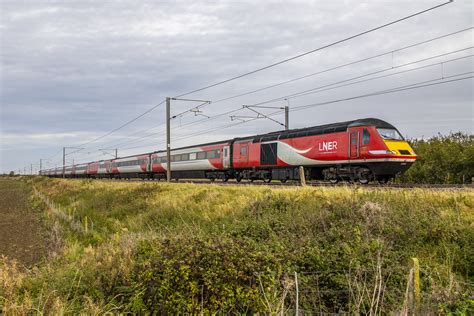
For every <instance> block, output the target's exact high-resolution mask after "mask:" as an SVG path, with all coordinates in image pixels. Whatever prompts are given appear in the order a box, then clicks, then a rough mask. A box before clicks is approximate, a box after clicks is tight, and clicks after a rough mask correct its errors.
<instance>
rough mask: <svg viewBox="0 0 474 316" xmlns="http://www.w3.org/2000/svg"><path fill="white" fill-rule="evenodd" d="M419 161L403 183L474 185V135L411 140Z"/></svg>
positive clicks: (401, 179)
mask: <svg viewBox="0 0 474 316" xmlns="http://www.w3.org/2000/svg"><path fill="white" fill-rule="evenodd" d="M409 143H410V145H411V146H412V148H413V150H414V151H415V153H416V154H417V155H418V158H417V161H416V162H415V163H414V164H413V166H412V167H411V168H410V169H408V171H406V172H405V173H404V174H403V175H401V176H399V177H397V179H398V181H400V182H409V183H443V184H449V183H472V182H473V177H474V135H469V134H466V133H462V132H457V133H451V134H449V135H441V134H439V135H438V136H434V137H431V138H429V139H412V140H409Z"/></svg>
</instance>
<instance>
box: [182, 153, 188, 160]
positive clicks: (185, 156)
mask: <svg viewBox="0 0 474 316" xmlns="http://www.w3.org/2000/svg"><path fill="white" fill-rule="evenodd" d="M184 160H189V154H182V155H181V161H184Z"/></svg>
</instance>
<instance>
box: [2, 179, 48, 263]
mask: <svg viewBox="0 0 474 316" xmlns="http://www.w3.org/2000/svg"><path fill="white" fill-rule="evenodd" d="M29 195H30V191H29V189H28V187H27V185H26V184H25V183H23V182H21V181H17V180H11V179H0V255H5V256H7V257H9V258H12V259H16V260H18V261H19V262H21V263H22V264H24V265H26V266H32V265H34V264H35V263H37V262H38V261H39V260H40V259H41V258H42V257H43V256H44V255H45V254H46V237H45V236H46V233H45V231H44V228H43V226H42V225H41V222H40V219H39V214H36V213H35V212H34V211H33V210H32V209H31V208H30V206H29V203H28V198H29Z"/></svg>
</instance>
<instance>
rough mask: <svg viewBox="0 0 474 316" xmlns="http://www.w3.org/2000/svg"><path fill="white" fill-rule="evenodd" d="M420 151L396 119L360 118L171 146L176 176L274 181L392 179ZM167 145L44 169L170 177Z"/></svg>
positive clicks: (76, 174)
mask: <svg viewBox="0 0 474 316" xmlns="http://www.w3.org/2000/svg"><path fill="white" fill-rule="evenodd" d="M415 160H416V154H415V153H414V151H413V149H412V148H411V147H410V145H409V144H408V142H407V141H405V140H404V138H403V137H402V136H401V134H400V132H399V131H398V130H397V129H396V128H395V127H394V126H393V125H391V124H389V123H387V122H385V121H383V120H380V119H375V118H365V119H357V120H353V121H347V122H339V123H333V124H327V125H320V126H313V127H308V128H301V129H291V130H284V131H277V132H272V133H267V134H261V135H254V136H248V137H238V138H234V139H230V140H224V141H219V142H213V143H206V144H200V145H193V146H187V147H181V148H175V149H172V150H171V161H170V165H171V174H172V178H173V179H176V180H178V179H209V180H211V181H214V180H216V179H220V180H222V181H228V180H229V179H235V180H236V181H237V182H240V181H241V180H243V179H244V180H248V181H254V180H263V181H265V182H270V181H272V180H280V181H281V182H286V181H288V180H298V179H300V174H299V173H300V168H299V167H300V166H303V167H304V168H303V170H304V172H305V175H304V176H305V177H306V178H307V179H310V180H311V179H314V180H328V181H330V182H331V183H337V182H338V181H340V180H346V181H359V182H360V183H362V184H366V183H368V182H369V181H379V182H381V183H384V182H387V181H389V180H390V179H392V178H394V177H395V175H397V174H399V173H402V172H404V171H405V170H407V169H408V168H409V167H410V166H411V165H412V164H413V162H415ZM167 165H168V164H167V160H166V151H165V150H161V151H156V152H152V153H145V154H139V155H133V156H128V157H121V158H117V159H110V160H101V161H96V162H90V163H86V164H79V165H73V166H67V167H65V168H64V170H63V168H62V167H61V168H53V169H49V170H41V171H40V174H41V175H45V176H49V177H62V176H63V173H64V177H68V178H143V179H165V178H166V171H167V170H166V168H167Z"/></svg>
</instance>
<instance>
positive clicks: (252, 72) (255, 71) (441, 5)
mask: <svg viewBox="0 0 474 316" xmlns="http://www.w3.org/2000/svg"><path fill="white" fill-rule="evenodd" d="M452 2H453V0H449V1H447V2H444V3H441V4H438V5H436V6H433V7H430V8H428V9H425V10H421V11H418V12H415V13H413V14H410V15H407V16H405V17H403V18H400V19H397V20H394V21H391V22H388V23H385V24H382V25H379V26H377V27H374V28H371V29H369V30H366V31H363V32H360V33H357V34H355V35H352V36H349V37H346V38H343V39H341V40H337V41H335V42H332V43H330V44H326V45H323V46H321V47H318V48H316V49H312V50H310V51H307V52H304V53H301V54H298V55H296V56H293V57H289V58H286V59H283V60H281V61H278V62H275V63H272V64H270V65H267V66H264V67H260V68H258V69H255V70H252V71H249V72H246V73H243V74H240V75H237V76H234V77H231V78H229V79H225V80H222V81H219V82H216V83H213V84H210V85H207V86H204V87H202V88H198V89H194V90H192V91H189V92H185V93H182V94H180V95H177V96H175V98H180V97H183V96H186V95H189V94H193V93H196V92H199V91H203V90H206V89H209V88H212V87H216V86H218V85H221V84H224V83H228V82H231V81H234V80H237V79H240V78H243V77H246V76H249V75H252V74H255V73H257V72H261V71H263V70H266V69H269V68H272V67H275V66H278V65H281V64H284V63H287V62H289V61H292V60H295V59H298V58H301V57H303V56H307V55H309V54H313V53H315V52H318V51H321V50H323V49H326V48H329V47H332V46H335V45H338V44H341V43H344V42H347V41H349V40H352V39H354V38H357V37H360V36H362V35H366V34H369V33H372V32H374V31H377V30H380V29H382V28H385V27H387V26H390V25H393V24H396V23H399V22H402V21H405V20H408V19H411V18H413V17H415V16H418V15H421V14H424V13H426V12H429V11H432V10H435V9H437V8H440V7H443V6H445V5H447V4H450V3H452Z"/></svg>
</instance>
